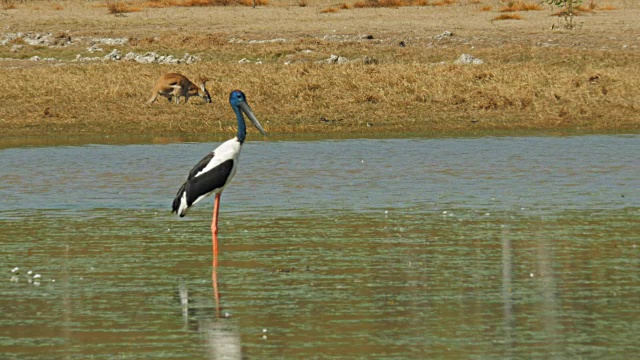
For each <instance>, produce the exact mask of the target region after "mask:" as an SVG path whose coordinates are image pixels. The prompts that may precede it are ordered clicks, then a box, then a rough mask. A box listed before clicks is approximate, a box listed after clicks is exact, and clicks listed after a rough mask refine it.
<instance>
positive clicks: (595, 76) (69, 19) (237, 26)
mask: <svg viewBox="0 0 640 360" xmlns="http://www.w3.org/2000/svg"><path fill="white" fill-rule="evenodd" d="M430 2H431V3H435V1H430ZM427 3H429V2H427ZM585 3H586V2H585ZM591 3H592V6H591V8H585V9H586V10H587V11H584V12H581V13H580V15H579V16H578V17H576V18H575V24H576V26H575V29H573V30H567V29H565V28H564V20H563V19H562V18H561V17H557V16H553V14H554V13H556V12H557V11H558V9H556V8H552V7H550V6H549V5H543V6H542V8H541V10H537V11H519V12H517V13H516V14H518V15H520V16H521V20H495V19H496V18H497V17H498V16H500V15H501V14H504V12H501V11H500V10H501V9H502V8H503V7H504V6H506V4H507V2H506V1H500V0H457V1H454V2H453V3H451V4H448V5H442V6H434V5H435V4H431V5H428V6H401V7H395V8H353V7H351V5H352V4H353V3H350V2H345V3H334V2H331V1H308V2H306V3H305V6H300V4H303V3H302V2H300V0H299V1H278V2H270V3H269V4H268V5H267V6H259V7H257V8H252V7H247V6H226V7H218V6H213V7H212V6H207V7H167V8H154V7H146V5H145V4H148V3H142V2H139V3H136V2H131V3H128V4H129V5H128V6H129V7H130V8H135V9H137V10H139V11H135V12H127V13H122V14H117V15H114V14H110V13H109V10H108V8H107V6H106V5H105V3H103V2H80V1H60V2H50V1H24V2H18V1H16V2H9V0H4V1H3V3H2V4H3V5H4V6H3V7H2V9H0V19H1V21H0V24H1V25H0V26H1V28H0V58H2V60H0V75H1V76H3V77H4V78H5V79H9V80H10V81H11V82H12V83H14V84H17V86H15V87H13V88H11V89H9V90H8V91H3V92H2V93H1V94H0V101H1V102H2V107H1V108H0V125H1V126H2V128H4V129H3V131H2V132H3V134H0V136H30V135H42V134H48V135H61V134H70V133H71V134H102V133H110V134H137V133H140V132H142V133H155V134H167V133H169V134H173V133H180V134H194V133H201V132H209V133H219V132H228V131H229V127H227V125H226V122H228V121H229V120H225V119H228V118H229V115H230V114H229V112H230V111H229V110H228V109H227V110H226V111H225V112H223V114H222V115H220V116H219V117H218V115H215V116H213V117H211V121H202V120H197V119H198V118H201V117H206V116H210V115H209V114H208V112H207V110H206V109H204V107H201V106H195V105H193V106H192V105H191V104H189V105H186V109H188V111H190V112H192V115H191V116H190V115H188V114H187V115H185V117H187V118H190V117H193V118H194V120H185V121H184V122H183V123H181V124H180V126H175V124H173V123H172V121H171V117H174V116H175V115H176V113H175V111H179V112H184V111H185V110H184V109H185V107H183V108H182V109H180V110H175V109H174V108H171V107H170V104H166V103H163V104H158V106H157V108H150V107H146V106H145V105H144V101H145V100H146V99H147V98H148V97H149V91H150V89H151V86H152V84H153V82H154V81H155V79H156V78H157V76H158V75H159V74H161V73H163V72H167V71H180V72H183V73H189V74H190V76H191V74H193V76H195V74H196V73H203V72H204V73H206V74H207V75H208V77H210V78H212V79H213V80H212V81H210V83H209V87H210V91H212V95H213V92H216V93H220V95H219V99H217V100H216V101H217V103H216V101H214V103H216V106H218V105H219V106H221V107H222V106H225V105H224V102H225V101H226V99H225V95H224V94H226V93H227V91H228V90H229V89H230V88H234V87H237V86H238V84H239V85H242V86H247V87H250V88H252V89H253V91H252V92H253V93H254V96H253V97H251V98H253V99H255V100H254V101H255V104H256V106H254V107H256V108H262V109H263V113H267V114H269V117H270V118H271V121H270V125H269V126H268V128H267V130H270V131H272V132H275V133H296V132H305V133H340V132H344V131H357V132H359V133H367V132H373V131H380V130H382V131H384V132H387V133H390V134H397V133H403V132H408V131H416V132H423V131H427V132H428V131H439V132H443V131H444V132H466V131H469V129H468V125H469V123H470V122H472V123H473V124H474V125H473V126H478V128H479V129H480V130H522V129H534V130H544V129H547V128H550V129H568V130H575V129H578V130H580V129H583V130H587V131H623V132H629V131H632V132H637V130H638V129H639V128H640V119H639V118H638V115H637V114H638V112H637V111H638V109H639V108H640V105H639V104H640V90H639V89H640V87H639V86H638V85H639V84H640V78H639V76H640V75H637V74H640V64H638V63H639V62H638V59H640V56H639V55H640V21H638V20H637V19H640V2H637V1H632V0H609V1H604V0H599V1H597V2H594V1H592V2H591ZM7 4H11V6H7ZM343 4H346V6H345V5H343ZM345 7H351V8H345ZM328 9H332V10H328ZM17 33H22V35H23V36H24V34H31V35H33V36H36V35H38V34H39V35H43V34H46V33H51V36H50V37H52V38H53V39H54V40H53V43H51V42H50V40H46V41H49V42H46V41H45V42H43V43H41V44H38V43H36V44H31V43H28V42H25V40H24V39H22V38H14V39H12V38H11V36H14V37H15V36H16V35H15V34H17ZM118 38H122V39H126V42H124V43H123V44H113V45H112V44H108V43H103V42H99V41H98V42H96V39H118ZM3 39H4V40H5V41H4V43H3ZM92 46H93V47H94V48H93V49H91V47H92ZM114 49H116V50H118V51H119V52H120V53H121V54H122V56H124V54H126V53H127V52H134V53H136V54H145V53H149V52H155V53H159V54H170V55H172V56H173V57H174V58H177V59H186V57H185V56H186V55H185V53H188V54H190V55H193V56H195V57H196V60H194V64H191V65H187V64H184V63H181V64H176V63H173V64H157V63H151V64H143V65H141V64H140V63H136V62H134V61H124V60H119V61H105V60H104V57H105V55H107V54H108V53H110V52H111V51H113V50H114ZM332 54H335V55H338V56H343V57H344V58H345V59H346V60H347V61H349V63H348V64H346V65H338V64H318V63H319V62H322V61H326V59H328V58H329V57H330V55H332ZM461 54H472V55H474V56H476V57H477V58H480V59H482V60H483V61H484V64H482V65H478V66H476V65H466V66H464V67H456V66H455V65H454V64H453V61H454V60H456V59H457V58H458V57H459V56H460V55H461ZM34 56H37V57H38V59H40V60H35V59H34V58H33V57H34ZM92 58H93V60H91V59H92ZM98 58H99V59H98ZM43 59H48V60H43ZM78 59H82V60H81V61H78ZM243 59H244V60H243ZM438 65H442V67H438ZM248 66H251V67H253V69H256V67H258V66H260V67H261V68H260V69H259V70H255V71H249V72H248V73H247V70H246V69H244V68H246V67H248ZM339 66H343V68H339ZM243 67H244V68H243ZM225 69H227V70H225ZM116 73H117V74H116ZM236 73H237V74H240V73H242V74H245V75H246V77H252V78H253V80H252V81H248V80H240V79H236V78H235V76H236ZM374 73H375V74H376V75H375V76H374V75H371V74H374ZM301 74H303V75H305V74H309V75H308V76H307V77H306V78H304V77H303V75H301ZM416 74H423V75H424V77H426V79H425V78H423V77H421V76H416ZM82 76H84V78H83V77H82ZM238 76H239V75H238ZM258 76H260V77H261V78H257V77H258ZM113 77H117V78H118V80H117V81H116V80H114V79H113ZM429 77H431V78H438V79H441V80H440V82H436V79H429ZM345 78H346V79H351V80H349V81H348V82H345V83H343V82H344V81H346V80H345ZM390 78H393V82H391V80H389V79H390ZM310 79H311V80H310ZM118 81H119V82H118ZM105 82H106V83H111V82H114V83H116V82H117V84H116V85H115V86H114V87H112V88H107V87H105V84H104V83H105ZM66 83H68V84H69V85H68V86H67V89H64V88H61V87H62V85H60V84H66ZM78 83H81V84H82V83H84V85H83V86H80V85H77V86H76V84H78ZM472 83H473V84H476V85H474V86H471V85H470V84H472ZM585 84H586V85H585ZM448 85H449V86H451V87H452V88H455V89H457V90H456V91H450V89H449V88H448ZM593 85H597V89H596V87H595V86H593ZM390 87H398V89H406V90H405V92H404V93H403V92H402V91H400V90H398V91H390V90H389V88H390ZM69 88H73V90H68V89H69ZM284 88H286V89H284ZM524 88H526V91H527V92H528V93H529V95H526V96H525V95H522V94H523V89H524ZM295 89H297V90H296V91H298V92H297V93H296V92H294V90H295ZM545 89H546V90H545ZM421 90H425V91H426V92H428V93H429V95H418V94H416V92H419V91H421ZM83 92H85V94H84V96H78V93H83ZM463 92H464V93H463ZM54 93H55V95H54ZM68 93H73V94H68ZM96 93H98V94H99V95H100V96H97V97H96V96H91V95H95V94H96ZM256 93H258V94H256ZM492 93H493V94H498V95H496V97H495V98H494V99H488V98H489V97H491V95H490V94H492ZM574 93H575V94H574ZM87 96H89V97H87ZM292 97H295V98H298V100H300V101H301V102H302V103H303V107H302V108H303V109H305V111H303V112H301V111H300V110H294V109H293V108H290V107H289V106H288V104H289V102H290V98H292ZM340 97H345V100H344V101H337V100H336V99H339V98H340ZM576 98H580V100H579V101H577V100H576V101H575V102H571V101H572V100H568V99H576ZM34 99H37V100H34ZM61 99H62V101H61ZM88 99H89V100H90V101H92V102H99V103H97V104H94V105H93V107H92V108H91V109H87V108H86V106H87V101H88ZM407 99H408V100H407ZM198 100H199V99H195V100H193V101H192V102H193V103H198ZM405 100H406V101H405ZM563 101H566V102H565V103H562V102H563ZM113 102H121V106H120V108H119V109H118V110H117V111H118V113H117V115H118V116H117V117H118V118H120V117H122V116H127V117H128V118H127V119H126V121H123V122H122V123H117V124H115V125H114V124H112V123H111V122H112V121H113V119H114V118H116V116H113V114H112V113H107V111H111V110H109V109H113V108H114V107H113V106H111V104H110V103H113ZM514 104H519V105H517V106H516V105H514ZM352 105H353V106H352ZM398 105H401V106H400V107H404V108H403V109H402V110H396V109H398V108H399V106H398ZM226 106H227V107H228V105H226ZM158 109H160V110H158ZM350 109H357V111H355V110H353V111H352V110H350ZM256 112H259V111H258V110H256ZM167 113H169V115H168V117H167V118H164V117H163V115H164V114H167ZM52 114H53V115H52ZM423 116H433V117H434V118H437V119H439V120H441V121H437V122H436V121H433V122H430V123H429V124H423V125H421V127H416V128H415V129H414V128H410V127H408V126H405V125H406V124H403V121H404V120H403V119H408V120H409V121H415V119H419V118H421V117H423ZM378 118H382V119H383V120H384V121H379V123H378V124H377V123H376V121H375V120H376V119H378ZM506 118H509V119H514V120H513V122H510V123H508V124H507V123H506V120H505V119H506ZM107 119H111V120H109V121H111V122H109V121H108V120H107ZM150 119H153V120H150ZM322 119H325V120H327V121H324V120H322ZM370 119H373V120H370ZM532 119H533V120H535V121H531V120H532ZM544 119H550V121H548V122H547V121H543V120H544ZM225 121H226V122H225ZM332 122H334V123H333V124H334V125H335V126H329V127H328V126H327V125H331V124H332ZM212 124H215V126H212ZM223 124H224V125H223ZM532 124H533V125H532ZM372 125H379V126H372ZM229 126H230V127H233V124H232V123H230V124H229ZM269 127H270V128H269Z"/></svg>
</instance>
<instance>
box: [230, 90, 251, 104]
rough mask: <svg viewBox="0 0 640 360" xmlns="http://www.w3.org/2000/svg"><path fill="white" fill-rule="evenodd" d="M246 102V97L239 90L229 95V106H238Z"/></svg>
mask: <svg viewBox="0 0 640 360" xmlns="http://www.w3.org/2000/svg"><path fill="white" fill-rule="evenodd" d="M243 102H247V97H246V96H245V95H244V93H243V92H242V91H240V90H233V91H232V92H231V94H229V103H230V104H231V106H234V107H235V106H239V105H240V103H243Z"/></svg>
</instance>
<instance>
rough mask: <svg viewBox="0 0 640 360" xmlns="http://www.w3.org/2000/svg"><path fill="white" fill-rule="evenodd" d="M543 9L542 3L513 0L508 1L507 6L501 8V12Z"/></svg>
mask: <svg viewBox="0 0 640 360" xmlns="http://www.w3.org/2000/svg"><path fill="white" fill-rule="evenodd" d="M537 10H543V7H542V6H541V5H540V4H531V3H526V2H523V1H511V2H509V3H507V6H505V7H503V8H502V9H500V11H501V12H515V11H537Z"/></svg>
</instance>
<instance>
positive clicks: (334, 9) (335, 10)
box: [320, 7, 339, 14]
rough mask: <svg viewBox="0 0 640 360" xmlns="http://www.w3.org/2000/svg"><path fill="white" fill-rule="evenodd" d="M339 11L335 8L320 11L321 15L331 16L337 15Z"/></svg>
mask: <svg viewBox="0 0 640 360" xmlns="http://www.w3.org/2000/svg"><path fill="white" fill-rule="evenodd" d="M338 11H339V10H338V9H336V8H334V7H329V8H326V9H322V10H320V13H322V14H331V13H337V12H338Z"/></svg>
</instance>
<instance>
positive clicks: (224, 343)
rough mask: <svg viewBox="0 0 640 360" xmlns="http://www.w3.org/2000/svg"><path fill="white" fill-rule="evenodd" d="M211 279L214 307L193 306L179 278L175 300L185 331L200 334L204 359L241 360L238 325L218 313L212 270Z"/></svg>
mask: <svg viewBox="0 0 640 360" xmlns="http://www.w3.org/2000/svg"><path fill="white" fill-rule="evenodd" d="M211 278H212V280H213V298H214V301H215V306H214V307H200V306H195V304H194V302H193V299H191V298H190V297H189V289H188V288H187V284H186V282H185V281H184V279H180V282H179V284H178V298H179V301H180V306H181V309H182V318H183V320H184V325H185V329H187V330H189V331H197V332H198V333H200V334H201V335H202V337H203V338H204V345H205V348H206V353H207V356H206V358H207V359H212V360H213V359H224V360H234V359H242V346H241V342H240V332H239V331H238V326H237V324H236V322H235V321H234V320H232V319H231V318H230V317H229V316H228V315H227V314H221V307H220V293H219V290H218V281H217V280H218V279H217V272H216V267H214V268H213V273H212V275H211Z"/></svg>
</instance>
